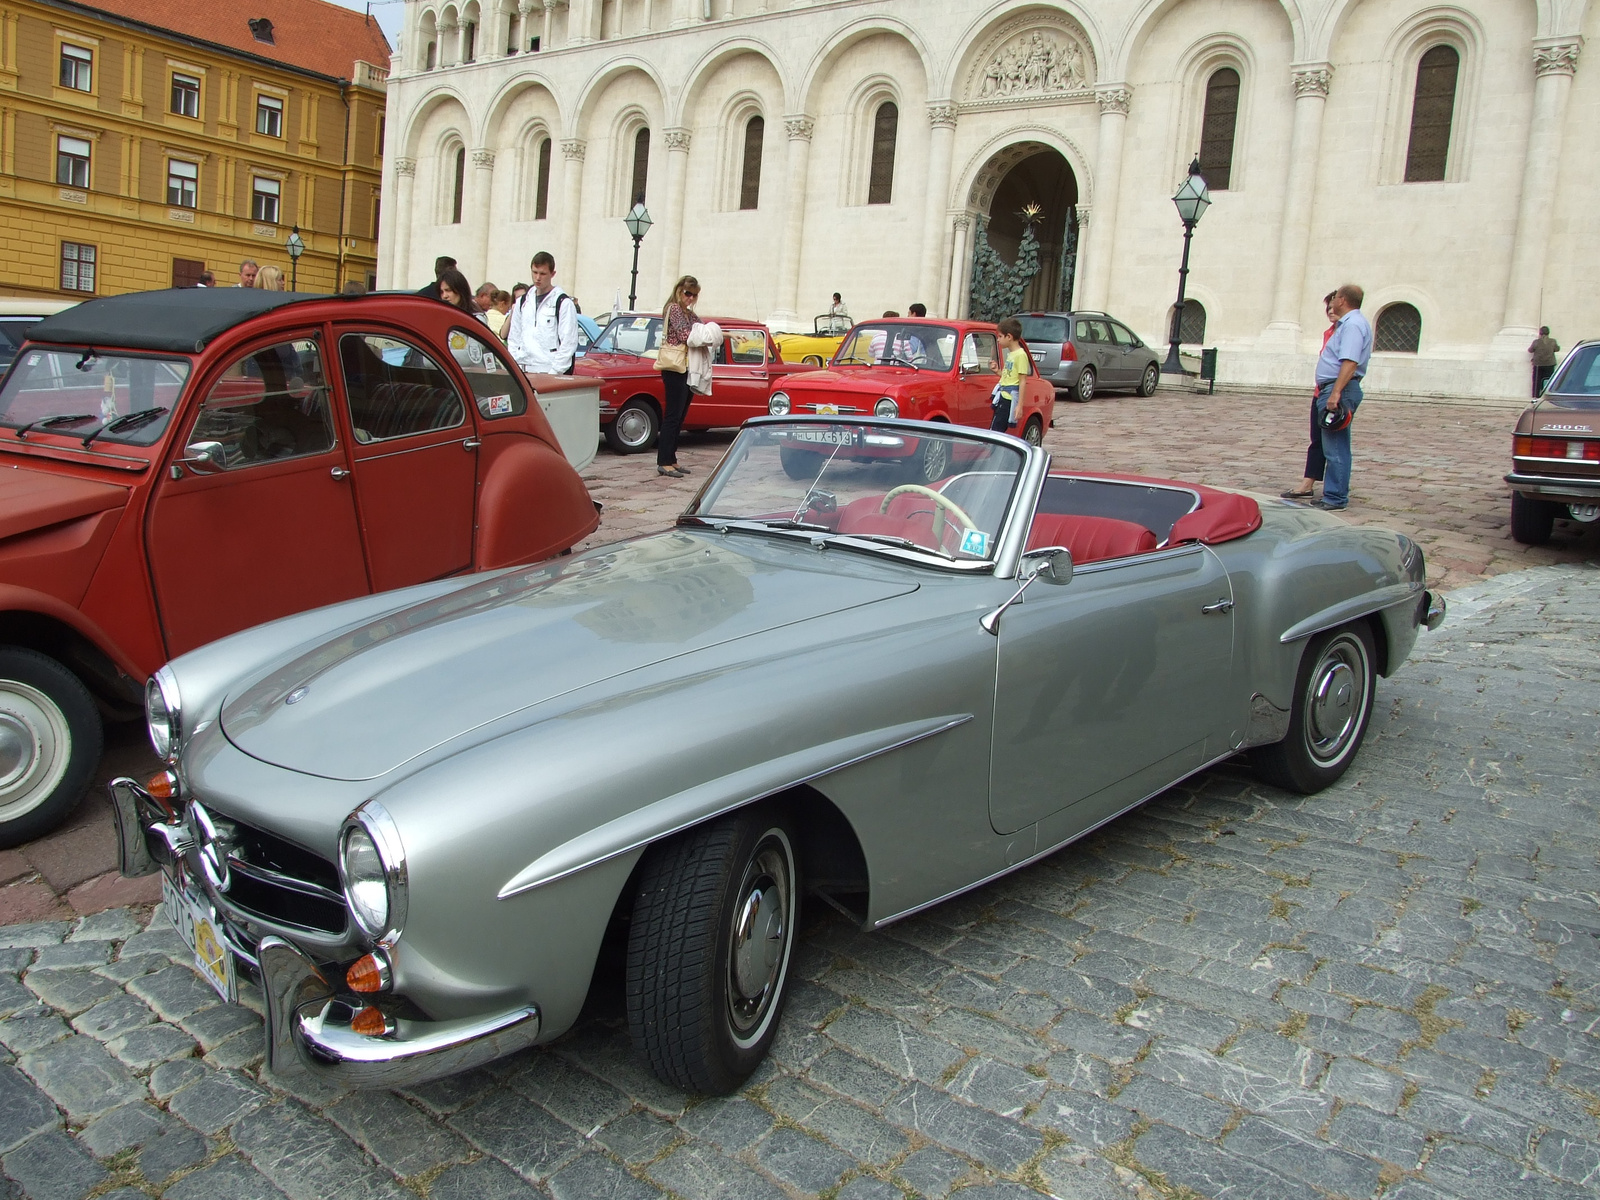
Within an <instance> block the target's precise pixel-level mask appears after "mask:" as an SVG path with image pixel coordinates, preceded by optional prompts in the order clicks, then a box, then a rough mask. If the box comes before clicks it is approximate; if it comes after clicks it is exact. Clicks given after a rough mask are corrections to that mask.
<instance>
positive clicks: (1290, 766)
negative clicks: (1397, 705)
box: [1251, 623, 1378, 796]
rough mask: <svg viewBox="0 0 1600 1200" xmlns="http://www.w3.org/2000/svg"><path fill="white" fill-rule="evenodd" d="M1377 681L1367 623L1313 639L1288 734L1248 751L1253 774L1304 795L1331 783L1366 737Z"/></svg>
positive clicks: (1296, 688) (1302, 666)
mask: <svg viewBox="0 0 1600 1200" xmlns="http://www.w3.org/2000/svg"><path fill="white" fill-rule="evenodd" d="M1377 682H1378V680H1377V656H1376V654H1375V653H1374V650H1373V641H1372V631H1371V630H1370V629H1369V628H1368V627H1367V626H1366V625H1365V624H1359V623H1358V624H1354V625H1345V626H1343V627H1342V628H1339V629H1331V630H1329V631H1328V632H1327V633H1322V634H1318V635H1317V636H1316V637H1314V638H1312V639H1311V642H1310V644H1309V645H1308V646H1306V650H1305V654H1304V655H1302V656H1301V659H1300V670H1299V673H1298V675H1297V676H1296V678H1295V685H1294V709H1293V711H1292V712H1291V713H1290V715H1289V735H1288V736H1287V737H1286V738H1284V739H1283V741H1281V742H1278V743H1276V744H1275V745H1271V746H1260V747H1257V748H1256V749H1255V750H1254V751H1253V752H1252V755H1251V758H1252V762H1253V764H1254V766H1255V769H1256V774H1258V775H1260V776H1261V778H1262V779H1264V780H1266V781H1267V782H1268V783H1272V784H1276V785H1277V786H1278V787H1281V788H1284V789H1285V790H1287V791H1291V792H1300V793H1302V794H1303V795H1307V796H1309V795H1311V794H1312V793H1313V792H1320V791H1321V790H1322V789H1323V788H1325V787H1329V786H1330V785H1332V784H1333V783H1334V782H1335V781H1337V780H1338V778H1339V777H1340V776H1341V775H1343V774H1344V773H1345V771H1346V770H1348V769H1349V767H1350V764H1351V762H1352V761H1354V759H1355V756H1356V752H1357V751H1358V750H1360V749H1361V742H1362V740H1363V739H1364V738H1365V737H1366V736H1367V723H1368V722H1369V721H1370V720H1371V719H1372V700H1373V695H1374V693H1375V691H1376V690H1377Z"/></svg>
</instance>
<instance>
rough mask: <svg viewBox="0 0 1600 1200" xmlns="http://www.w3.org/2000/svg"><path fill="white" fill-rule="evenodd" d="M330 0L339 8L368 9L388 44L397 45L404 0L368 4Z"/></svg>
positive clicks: (378, 0)
mask: <svg viewBox="0 0 1600 1200" xmlns="http://www.w3.org/2000/svg"><path fill="white" fill-rule="evenodd" d="M332 2H333V3H334V4H337V5H338V6H339V7H340V8H353V9H355V10H356V11H357V12H367V11H368V10H369V9H370V11H371V12H372V15H373V17H374V18H375V19H376V20H377V22H378V24H379V25H380V26H381V27H382V28H383V33H384V36H385V37H387V38H388V39H389V45H390V46H399V44H400V25H401V23H402V22H403V21H404V20H405V15H406V6H405V0H372V3H371V4H370V5H369V4H368V3H367V2H366V0H332ZM380 65H387V64H380Z"/></svg>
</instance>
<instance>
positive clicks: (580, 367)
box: [572, 350, 656, 378]
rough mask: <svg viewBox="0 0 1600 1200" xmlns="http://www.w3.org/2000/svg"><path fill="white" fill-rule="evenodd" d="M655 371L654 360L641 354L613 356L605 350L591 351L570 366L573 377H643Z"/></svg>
mask: <svg viewBox="0 0 1600 1200" xmlns="http://www.w3.org/2000/svg"><path fill="white" fill-rule="evenodd" d="M655 369H656V360H655V359H653V358H646V357H645V356H644V355H642V354H613V353H611V352H610V351H607V350H591V351H589V352H588V353H587V354H585V355H584V356H583V357H582V358H580V359H578V360H577V361H576V362H574V363H573V364H572V373H573V374H574V375H597V376H600V377H601V378H607V377H609V376H613V375H643V374H644V373H645V372H647V371H654V370H655Z"/></svg>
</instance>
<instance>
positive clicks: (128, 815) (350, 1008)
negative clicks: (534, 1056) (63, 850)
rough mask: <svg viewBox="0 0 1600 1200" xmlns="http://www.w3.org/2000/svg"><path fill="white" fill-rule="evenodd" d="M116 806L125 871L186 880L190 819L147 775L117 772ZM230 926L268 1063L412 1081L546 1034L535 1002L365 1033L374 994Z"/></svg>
mask: <svg viewBox="0 0 1600 1200" xmlns="http://www.w3.org/2000/svg"><path fill="white" fill-rule="evenodd" d="M110 791H111V810H112V813H113V815H114V816H115V819H116V826H117V861H118V865H119V867H120V868H121V871H122V873H123V874H124V875H128V876H133V877H137V876H140V875H150V874H153V873H155V872H156V871H158V870H163V871H166V872H167V873H168V874H169V875H171V876H172V877H173V880H174V882H175V883H178V884H179V885H180V886H181V884H182V880H181V878H180V870H181V868H180V866H179V863H180V860H181V859H182V858H183V855H184V853H185V852H186V850H187V848H188V846H189V844H190V843H191V841H192V839H191V838H190V836H189V831H188V827H187V824H186V823H185V822H184V821H183V820H182V819H181V818H179V819H176V820H175V819H173V817H174V816H175V814H174V813H173V811H172V810H171V809H170V808H169V807H167V806H165V805H163V804H162V803H161V802H160V801H159V800H156V799H155V798H154V797H152V796H151V795H150V793H149V792H148V791H146V790H145V789H144V788H143V787H141V786H140V785H139V784H138V783H137V782H135V781H134V780H132V779H128V778H120V779H114V780H112V781H111V784H110ZM237 936H238V931H237V930H236V929H232V928H229V929H227V930H226V936H225V938H224V940H225V942H226V944H227V947H228V949H229V951H230V952H231V953H232V954H233V955H234V956H235V957H236V958H238V959H239V960H241V961H242V962H244V963H245V964H246V965H247V966H248V967H250V968H251V969H252V970H255V971H258V972H259V973H260V976H261V986H262V991H263V992H264V993H265V995H266V1008H267V1029H266V1036H267V1065H268V1066H269V1067H270V1068H271V1069H272V1070H274V1071H277V1072H279V1073H283V1072H288V1071H295V1070H305V1071H310V1072H312V1073H313V1074H317V1075H321V1076H323V1077H325V1078H329V1079H331V1080H334V1081H336V1082H338V1083H341V1084H343V1085H345V1086H348V1087H358V1088H392V1087H406V1086H409V1085H411V1084H417V1083H423V1082H425V1081H427V1080H429V1079H438V1078H440V1077H442V1076H445V1075H453V1074H455V1073H457V1072H459V1071H465V1070H468V1069H469V1068H471V1067H476V1066H479V1065H481V1064H483V1063H486V1062H489V1061H491V1060H493V1059H496V1058H500V1057H502V1056H504V1055H507V1054H512V1053H515V1052H516V1051H518V1050H521V1049H524V1048H525V1047H528V1046H531V1045H533V1044H534V1042H536V1041H538V1039H539V1027H540V1020H539V1010H538V1008H537V1007H535V1006H533V1005H524V1006H521V1007H518V1008H513V1009H509V1010H506V1011H504V1012H499V1013H494V1014H491V1015H490V1016H487V1017H467V1018H462V1019H459V1020H453V1021H417V1020H408V1019H406V1018H397V1019H394V1020H392V1021H391V1022H390V1023H389V1024H390V1029H389V1030H388V1031H387V1032H386V1033H384V1034H382V1035H380V1036H369V1035H367V1034H361V1033H357V1032H355V1031H354V1030H352V1029H351V1028H350V1020H351V1018H352V1017H353V1016H354V1015H355V1014H356V1013H357V1012H358V1011H360V1009H361V1008H362V1007H364V1006H365V1005H366V1004H367V1003H368V1002H369V1001H368V999H367V998H366V997H361V996H356V995H353V994H349V993H342V992H341V991H340V989H339V988H336V987H335V986H334V985H333V984H332V983H330V982H329V980H328V976H327V974H325V973H324V972H323V970H322V969H321V968H320V967H318V966H317V964H316V963H314V962H313V961H312V960H311V959H310V958H309V957H308V956H307V955H306V954H305V953H304V952H302V951H301V950H300V949H299V948H298V947H296V946H294V945H292V944H291V943H290V942H288V941H286V940H285V939H283V938H281V937H277V936H275V935H269V936H267V937H264V938H262V939H261V940H260V942H259V944H257V945H256V946H255V947H254V951H253V953H252V950H251V949H250V948H247V947H246V946H244V945H241V944H239V942H238V940H237Z"/></svg>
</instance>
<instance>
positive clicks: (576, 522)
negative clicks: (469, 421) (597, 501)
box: [473, 435, 600, 571]
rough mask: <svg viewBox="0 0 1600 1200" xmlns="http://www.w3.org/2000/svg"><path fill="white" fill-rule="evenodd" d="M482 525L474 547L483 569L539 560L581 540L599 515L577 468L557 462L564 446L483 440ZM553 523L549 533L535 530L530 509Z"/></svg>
mask: <svg viewBox="0 0 1600 1200" xmlns="http://www.w3.org/2000/svg"><path fill="white" fill-rule="evenodd" d="M479 453H480V454H481V455H482V456H483V460H484V465H483V468H482V482H481V483H480V484H479V489H480V490H479V492H478V522H479V524H478V529H477V538H476V544H475V546H474V548H473V551H474V552H473V558H474V562H475V565H476V567H477V569H478V570H480V571H489V570H494V569H495V568H497V567H512V566H518V565H520V564H523V563H532V562H539V561H541V560H542V559H546V558H549V557H550V556H551V555H552V554H555V553H556V552H557V551H559V550H563V549H565V548H566V547H568V546H570V545H573V544H574V543H576V542H579V541H582V540H583V539H584V538H586V537H588V536H589V535H590V534H591V533H593V532H594V531H595V530H596V529H597V528H599V526H600V514H599V512H598V511H597V510H596V509H595V506H594V501H593V500H591V499H590V498H589V493H588V492H587V491H586V490H585V489H584V486H583V480H582V479H581V478H579V476H578V475H577V474H576V473H575V472H572V471H560V470H556V469H555V467H556V466H557V464H559V463H564V462H565V461H566V460H565V459H564V458H562V456H561V454H560V452H559V451H556V450H552V449H551V448H550V447H549V446H546V445H545V444H543V443H542V442H537V441H534V440H532V439H530V438H526V437H496V436H492V435H491V436H487V437H485V438H484V439H483V448H482V449H481V450H480V451H479ZM535 512H536V513H539V514H540V515H541V516H542V517H544V518H545V519H546V521H547V522H548V526H547V529H546V531H545V533H544V535H543V536H542V537H541V536H538V535H537V534H536V533H535V532H533V531H532V530H530V528H529V522H528V521H527V520H526V519H525V518H526V516H527V514H528V513H535Z"/></svg>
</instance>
